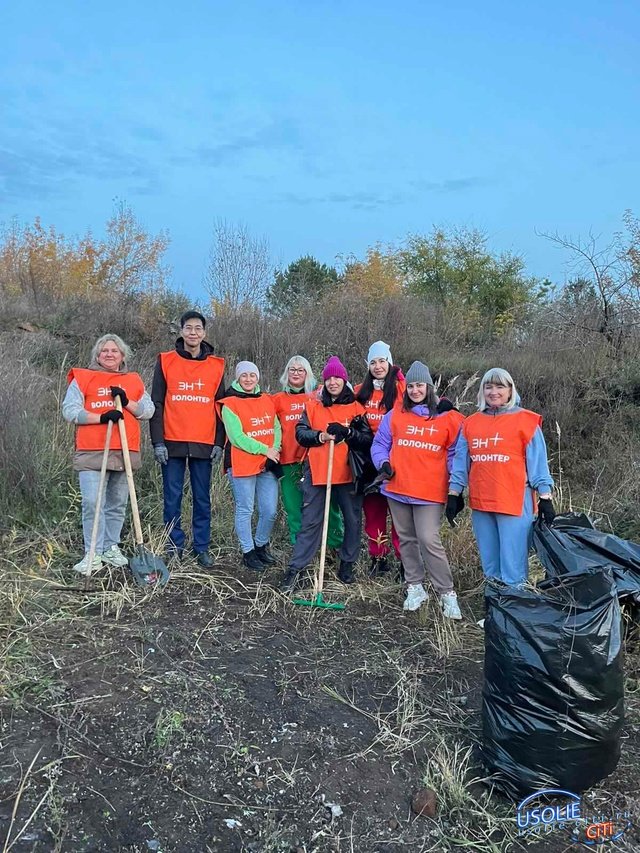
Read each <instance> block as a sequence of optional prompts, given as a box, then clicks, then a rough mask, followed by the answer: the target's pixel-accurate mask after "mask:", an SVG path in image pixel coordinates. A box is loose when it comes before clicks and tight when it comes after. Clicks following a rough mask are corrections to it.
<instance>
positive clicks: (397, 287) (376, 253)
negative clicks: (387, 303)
mask: <svg viewBox="0 0 640 853" xmlns="http://www.w3.org/2000/svg"><path fill="white" fill-rule="evenodd" d="M343 278H344V286H345V287H347V288H353V289H355V290H356V291H357V292H358V293H359V294H361V296H362V297H363V298H366V299H371V300H379V299H384V298H386V297H388V296H396V295H398V294H400V293H401V292H402V287H403V274H402V270H401V268H400V265H399V263H398V258H397V256H396V253H395V252H393V251H391V250H390V251H387V252H385V251H383V249H382V248H380V247H379V246H376V247H375V248H370V249H367V255H366V258H365V259H364V260H363V261H359V260H355V259H354V260H350V261H348V263H347V265H346V267H345V271H344V277H343Z"/></svg>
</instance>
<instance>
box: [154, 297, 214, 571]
mask: <svg viewBox="0 0 640 853" xmlns="http://www.w3.org/2000/svg"><path fill="white" fill-rule="evenodd" d="M206 325H207V324H206V320H205V318H204V317H203V316H202V314H200V312H199V311H187V312H186V314H183V315H182V317H181V318H180V328H181V332H182V334H181V336H180V337H179V338H178V339H177V341H176V345H175V349H174V350H171V351H170V352H161V353H160V355H159V356H158V361H157V363H156V368H155V372H154V375H153V384H152V388H151V399H152V400H153V402H154V404H155V407H156V409H155V414H154V416H153V417H152V419H151V422H150V425H151V442H152V444H153V452H154V455H155V457H156V461H157V462H158V463H159V464H160V465H161V466H162V485H163V493H164V510H163V520H164V523H165V525H166V526H167V527H168V529H169V539H170V541H171V545H172V551H173V553H174V554H175V555H176V556H177V557H178V558H179V559H180V558H182V555H183V552H184V546H185V534H184V531H183V529H182V523H181V508H182V493H183V488H184V474H185V469H186V467H187V462H188V464H189V479H190V481H191V494H192V498H193V517H192V531H193V543H192V546H193V552H194V554H195V556H196V559H197V561H198V563H199V564H200V565H201V566H202V567H203V568H211V567H212V566H213V560H212V559H211V556H210V554H209V545H210V540H211V498H210V489H211V465H212V463H213V462H219V461H220V459H221V458H222V448H223V446H224V426H223V425H222V422H221V421H220V419H219V418H218V416H217V414H216V407H215V401H216V400H217V399H219V398H220V397H222V395H223V393H224V383H223V379H224V359H222V358H218V357H217V356H215V355H214V354H213V347H212V346H211V344H209V343H207V341H205V340H204V337H205V333H206V332H205V330H206Z"/></svg>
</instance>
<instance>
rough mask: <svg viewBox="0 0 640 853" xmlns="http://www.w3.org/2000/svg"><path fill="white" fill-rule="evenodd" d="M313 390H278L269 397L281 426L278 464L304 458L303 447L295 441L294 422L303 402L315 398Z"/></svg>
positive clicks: (287, 463)
mask: <svg viewBox="0 0 640 853" xmlns="http://www.w3.org/2000/svg"><path fill="white" fill-rule="evenodd" d="M315 396H316V395H315V392H311V394H305V392H304V391H302V392H301V393H299V394H290V393H288V392H287V391H280V392H278V393H277V394H273V395H272V396H271V399H272V400H273V405H274V407H275V410H276V415H277V416H278V420H279V421H280V426H281V427H282V447H281V448H280V464H281V465H290V464H291V463H292V462H301V461H302V459H303V458H304V454H305V449H304V447H300V445H299V444H298V442H297V441H296V424H297V423H298V421H299V420H300V418H301V417H302V413H303V412H304V406H305V403H306V402H307V401H309V400H313V399H315Z"/></svg>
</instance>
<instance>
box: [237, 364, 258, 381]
mask: <svg viewBox="0 0 640 853" xmlns="http://www.w3.org/2000/svg"><path fill="white" fill-rule="evenodd" d="M243 373H255V375H256V376H257V377H258V379H260V371H259V370H258V368H257V367H256V365H255V364H254V363H253V362H252V361H239V362H238V363H237V364H236V379H239V378H240V376H241V375H242V374H243Z"/></svg>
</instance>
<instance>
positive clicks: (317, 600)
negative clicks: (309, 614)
mask: <svg viewBox="0 0 640 853" xmlns="http://www.w3.org/2000/svg"><path fill="white" fill-rule="evenodd" d="M293 603H294V604H297V605H298V606H299V607H323V608H324V609H325V610H344V609H345V607H346V604H332V603H331V602H329V601H325V600H324V598H323V597H322V593H321V592H318V593H316V594H315V596H314V597H313V598H312V599H311V601H308V600H307V599H305V598H294V599H293Z"/></svg>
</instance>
